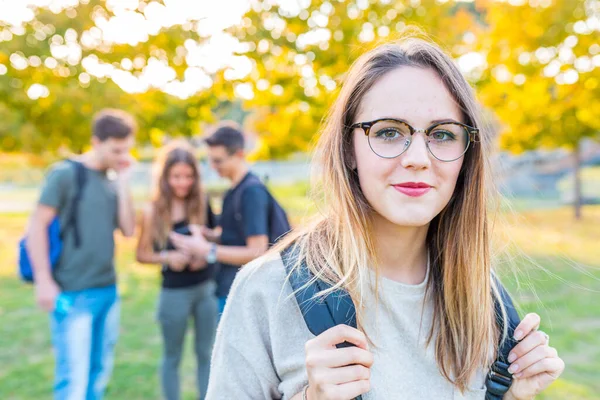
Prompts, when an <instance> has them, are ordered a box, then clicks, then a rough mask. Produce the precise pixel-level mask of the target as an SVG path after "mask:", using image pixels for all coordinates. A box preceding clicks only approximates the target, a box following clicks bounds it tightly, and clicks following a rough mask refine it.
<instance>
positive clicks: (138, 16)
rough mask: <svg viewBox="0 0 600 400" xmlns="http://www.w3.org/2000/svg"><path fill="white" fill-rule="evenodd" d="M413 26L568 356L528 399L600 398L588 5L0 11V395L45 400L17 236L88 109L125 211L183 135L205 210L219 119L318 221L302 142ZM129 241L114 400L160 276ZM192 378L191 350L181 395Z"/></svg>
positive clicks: (596, 123) (593, 67)
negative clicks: (450, 78)
mask: <svg viewBox="0 0 600 400" xmlns="http://www.w3.org/2000/svg"><path fill="white" fill-rule="evenodd" d="M407 25H417V26H419V27H421V28H422V29H423V30H425V31H426V32H427V33H428V34H429V35H430V36H431V37H432V38H433V39H434V40H435V41H437V42H438V43H440V44H441V45H442V46H443V47H444V48H445V49H446V50H447V51H448V52H450V53H451V54H452V56H453V57H454V58H455V59H456V62H457V63H458V65H459V67H460V68H461V70H462V71H463V72H464V74H465V75H466V76H467V77H468V79H469V81H470V82H471V83H472V85H473V86H474V87H475V89H476V91H477V94H478V97H479V99H480V101H481V102H482V104H483V106H484V108H485V113H486V118H487V120H488V121H489V123H490V124H491V125H492V126H493V127H494V134H495V138H494V142H495V144H496V145H497V152H496V154H495V155H494V164H495V166H496V169H497V172H498V174H497V177H498V178H497V183H498V186H499V188H500V191H501V193H502V202H501V204H502V206H501V214H500V221H501V222H503V223H501V224H500V223H499V224H496V225H495V228H497V229H496V231H495V234H496V239H497V240H496V247H497V249H498V250H502V252H503V253H502V254H503V255H502V256H501V257H499V259H498V263H499V268H500V271H501V273H502V275H503V280H504V281H505V283H506V285H507V286H508V287H509V288H510V289H511V291H512V293H513V294H514V296H515V298H516V299H517V301H518V302H519V304H520V305H521V307H522V310H523V312H532V311H535V312H538V313H539V314H541V315H542V321H543V328H544V330H545V331H547V332H548V333H549V334H550V335H551V338H552V343H553V345H554V346H555V347H556V348H557V349H558V350H559V353H560V354H561V356H562V357H563V358H564V359H565V361H566V364H567V369H566V372H565V373H564V375H563V378H561V379H560V380H559V381H558V382H557V383H556V384H554V385H553V386H552V387H551V388H550V389H549V390H548V391H547V392H546V393H545V394H544V395H543V396H540V398H543V399H600V394H599V393H600V380H599V379H598V378H599V377H600V372H599V371H600V34H599V33H600V1H598V0H477V1H464V0H463V1H458V0H329V1H321V0H312V1H311V0H264V1H258V0H219V1H211V0H162V1H161V0H150V1H138V0H105V1H104V0H79V1H78V0H0V398H1V399H47V398H48V399H49V398H50V397H51V382H52V376H53V370H52V368H53V360H52V353H51V350H50V341H49V331H48V320H47V317H46V316H45V315H43V313H42V312H41V311H39V310H37V309H36V307H35V304H34V300H33V290H32V288H31V286H28V285H26V284H24V283H22V282H20V281H19V280H18V278H17V277H16V248H17V247H16V243H17V240H18V239H19V237H20V235H21V234H22V233H23V231H24V229H25V226H26V223H27V218H28V215H29V212H30V210H31V209H32V207H33V206H34V204H35V201H36V197H37V195H38V191H39V186H40V183H41V182H42V180H43V177H44V173H45V171H46V169H47V167H48V166H49V165H50V164H51V163H52V162H54V161H57V160H59V159H62V158H64V157H67V156H69V155H71V154H77V153H81V152H84V151H86V150H87V149H88V146H89V140H90V122H91V117H92V115H93V114H94V113H95V112H97V111H99V110H100V109H102V108H104V107H116V108H121V109H124V110H126V111H128V112H130V113H132V114H133V115H134V116H135V117H136V118H137V121H138V123H139V125H140V131H139V134H138V136H137V140H138V144H137V146H136V148H135V150H134V152H135V154H134V155H135V157H136V158H137V159H138V161H139V162H138V164H137V165H136V167H135V174H134V182H133V184H134V188H133V189H134V194H135V199H136V204H137V205H139V206H141V205H142V204H143V203H144V202H145V201H146V200H147V199H148V192H149V186H150V175H151V174H150V172H151V162H152V160H153V157H154V155H155V152H156V149H157V148H159V147H160V146H161V145H163V144H164V143H166V142H168V141H169V140H170V139H171V138H173V137H186V138H188V139H189V140H190V142H191V143H192V144H195V145H197V146H196V147H197V155H198V160H199V162H201V163H202V164H203V166H204V168H203V173H204V176H205V183H206V185H207V187H208V189H209V190H210V193H211V195H212V199H213V201H214V204H215V206H216V207H215V208H216V209H217V210H218V204H219V199H220V196H221V194H222V193H223V190H224V189H225V188H226V185H225V183H224V182H222V181H220V180H219V179H218V178H217V176H216V173H215V172H214V171H211V170H210V168H209V167H208V166H207V165H206V162H205V150H204V149H203V148H202V146H201V145H200V144H201V141H202V137H203V135H204V134H205V132H206V131H207V130H208V129H209V128H210V127H211V126H212V125H213V124H215V123H217V122H219V121H221V120H223V119H230V120H235V121H237V122H239V123H240V124H242V125H243V127H244V129H245V132H246V133H247V139H248V140H247V141H248V147H249V151H250V155H249V158H250V160H249V161H250V162H251V163H252V169H253V170H254V171H255V172H257V173H258V174H259V175H260V176H261V177H263V178H264V179H265V180H266V181H267V182H268V185H269V186H270V188H271V189H272V190H273V192H274V194H275V196H276V197H277V198H278V199H279V200H280V202H281V203H282V204H283V205H284V207H285V208H286V210H287V211H288V213H289V214H290V216H291V217H292V220H293V223H295V224H299V223H301V222H302V219H303V218H304V217H305V216H307V215H310V214H312V213H314V212H315V210H316V205H315V204H313V202H312V201H311V199H310V197H309V196H308V193H309V182H308V179H307V177H308V163H309V160H310V149H311V146H312V144H313V143H314V140H315V138H316V137H317V136H318V130H319V124H320V122H321V120H322V118H323V116H324V115H325V114H326V111H327V109H328V107H329V105H330V104H331V102H332V100H333V99H334V98H335V96H336V94H337V92H338V90H339V88H340V83H341V81H342V79H343V77H344V73H345V72H346V71H347V69H348V68H349V66H350V64H351V63H352V61H353V60H354V59H356V58H357V57H358V56H359V55H360V54H362V53H363V52H364V51H366V50H368V49H370V48H371V47H373V46H375V45H376V44H377V43H380V42H381V41H385V40H391V39H393V38H394V37H395V36H396V35H397V32H398V31H400V30H402V29H404V28H405V27H406V26H407ZM134 246H135V240H131V239H123V238H119V244H118V255H117V264H118V269H119V274H120V275H119V276H120V291H121V294H122V296H123V319H122V334H121V340H120V342H119V344H118V347H117V357H116V366H115V372H114V377H113V379H112V381H111V385H110V386H109V390H108V392H107V398H108V399H157V398H158V397H159V384H158V373H157V362H158V359H159V353H160V338H159V334H158V327H157V326H156V324H155V322H154V313H155V304H156V296H157V292H158V287H159V283H158V273H159V271H158V268H152V267H148V266H145V267H143V266H141V265H138V264H137V263H136V262H135V261H134V255H133V249H134ZM189 345H191V343H189ZM188 348H189V349H190V350H191V347H188ZM194 375H195V374H194V365H193V360H192V353H191V351H190V352H188V354H186V358H185V361H184V366H183V369H182V379H183V385H184V392H185V396H188V397H185V398H186V399H188V398H189V399H191V398H192V395H193V393H194Z"/></svg>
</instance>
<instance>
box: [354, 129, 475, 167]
mask: <svg viewBox="0 0 600 400" xmlns="http://www.w3.org/2000/svg"><path fill="white" fill-rule="evenodd" d="M382 121H392V122H398V123H401V124H403V125H406V127H407V128H408V130H409V132H410V136H411V140H410V143H409V145H408V146H407V147H406V148H405V149H404V150H403V151H402V152H401V153H400V154H397V155H395V156H392V157H384V156H382V155H380V154H378V153H377V152H376V151H375V150H373V146H371V141H370V140H369V141H368V142H369V147H370V148H371V151H372V152H373V153H375V154H376V155H377V156H378V157H381V158H387V159H391V158H397V157H400V156H401V155H402V154H404V153H406V150H408V148H409V147H410V145H411V144H412V136H414V134H415V133H424V134H425V136H427V137H429V135H430V134H431V132H432V131H433V130H434V129H435V128H437V127H438V126H440V125H447V124H454V125H459V126H462V127H463V128H465V130H466V132H467V133H468V136H467V139H468V143H467V145H466V147H465V150H464V151H463V153H462V154H461V155H460V156H458V157H456V158H455V159H452V160H442V159H440V158H438V157H437V156H436V155H435V154H433V151H431V148H429V142H428V141H426V142H425V143H426V145H427V150H428V151H429V153H430V154H431V155H432V156H433V157H435V159H437V160H439V161H442V162H452V161H456V160H458V159H459V158H461V157H462V156H464V155H465V154H466V152H467V150H469V147H471V142H473V143H479V142H480V138H479V128H474V127H472V126H469V125H467V124H463V123H461V122H457V121H454V120H444V121H438V122H436V123H434V124H432V125H430V126H429V127H428V128H426V129H416V128H414V127H413V126H412V125H411V124H409V123H408V122H406V121H405V120H403V119H397V118H378V119H375V120H373V121H367V122H357V123H355V124H352V125H350V129H356V128H360V129H362V130H363V131H364V133H365V136H367V138H368V136H369V132H370V131H371V128H372V127H373V125H375V124H376V123H378V122H382Z"/></svg>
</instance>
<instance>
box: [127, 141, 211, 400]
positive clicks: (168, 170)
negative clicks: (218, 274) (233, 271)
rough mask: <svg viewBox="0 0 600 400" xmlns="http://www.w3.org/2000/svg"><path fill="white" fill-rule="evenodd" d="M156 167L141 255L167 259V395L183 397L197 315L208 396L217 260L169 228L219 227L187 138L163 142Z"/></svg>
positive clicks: (163, 306)
mask: <svg viewBox="0 0 600 400" xmlns="http://www.w3.org/2000/svg"><path fill="white" fill-rule="evenodd" d="M154 172H155V185H154V193H153V196H152V201H151V203H150V204H149V205H148V207H146V209H145V210H144V215H143V220H142V228H141V233H140V238H139V242H138V247H137V260H138V261H139V262H141V263H151V264H161V265H162V289H161V292H160V299H159V304H158V321H159V323H160V327H161V333H162V338H163V358H162V362H161V383H162V390H163V395H164V398H165V399H167V400H178V399H180V385H179V364H180V361H181V353H182V348H183V344H184V338H185V333H186V331H187V326H188V322H189V320H190V319H192V320H193V326H194V334H195V341H194V344H195V352H196V362H197V381H198V390H199V392H200V395H201V397H200V398H204V396H205V395H206V391H207V385H208V377H209V371H210V354H211V351H212V346H213V342H214V336H215V331H216V326H217V301H216V297H215V288H216V286H215V285H216V284H215V281H214V272H215V271H214V269H215V266H214V265H213V264H207V262H206V260H205V259H203V258H200V257H194V256H192V255H190V254H187V253H185V252H182V251H180V250H177V249H175V247H174V246H173V244H172V243H171V241H170V239H169V233H171V232H178V233H181V234H184V235H199V234H200V233H199V231H200V229H199V228H198V227H199V226H206V227H209V228H214V225H215V222H214V215H213V214H212V211H211V209H210V206H209V203H208V198H207V196H206V194H205V193H204V190H203V188H202V181H201V174H200V169H199V166H198V162H197V160H196V158H195V157H194V153H193V151H192V149H191V148H190V147H189V146H188V145H187V144H185V143H183V142H174V143H172V144H170V145H168V146H166V147H165V148H163V149H162V151H161V153H160V155H159V157H158V159H157V161H156V164H155V171H154Z"/></svg>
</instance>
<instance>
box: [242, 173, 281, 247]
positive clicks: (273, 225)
mask: <svg viewBox="0 0 600 400" xmlns="http://www.w3.org/2000/svg"><path fill="white" fill-rule="evenodd" d="M250 186H260V187H262V188H263V189H264V190H265V191H266V192H267V194H268V196H269V214H268V217H269V221H268V228H269V246H272V245H273V244H274V243H275V242H277V241H278V240H279V239H281V238H282V237H283V236H285V235H286V234H287V233H288V232H289V231H290V230H291V229H292V228H291V226H290V223H289V220H288V217H287V214H286V213H285V210H284V209H283V207H281V205H280V204H279V203H278V202H277V200H276V199H275V198H274V197H273V195H272V194H271V193H270V192H269V190H268V189H267V187H266V186H265V185H264V184H263V183H262V182H261V180H260V179H259V178H258V177H257V176H256V175H250V176H249V177H248V178H246V179H245V180H244V181H243V182H242V183H241V184H240V187H238V188H237V189H236V192H235V195H234V196H235V197H234V198H233V209H234V210H235V220H236V221H237V226H238V230H239V232H240V235H241V236H242V237H243V236H244V232H243V230H244V229H243V216H242V195H243V194H244V190H246V189H247V188H249V187H250Z"/></svg>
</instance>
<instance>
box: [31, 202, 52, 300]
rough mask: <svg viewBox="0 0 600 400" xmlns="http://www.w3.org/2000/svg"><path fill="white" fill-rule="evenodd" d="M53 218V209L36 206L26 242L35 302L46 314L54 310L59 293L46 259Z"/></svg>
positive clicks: (45, 206)
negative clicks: (31, 269)
mask: <svg viewBox="0 0 600 400" xmlns="http://www.w3.org/2000/svg"><path fill="white" fill-rule="evenodd" d="M54 217H56V209H55V208H53V207H50V206H47V205H44V204H38V206H37V207H36V209H35V211H34V212H33V215H32V218H31V223H30V226H29V232H28V234H27V242H26V246H27V252H28V253H29V258H30V260H31V264H32V267H33V273H34V276H35V282H34V283H35V296H36V302H37V304H38V306H39V307H40V308H41V309H43V310H45V311H48V312H51V311H53V310H54V306H55V303H56V296H58V294H59V293H60V288H59V287H58V284H57V283H56V282H55V281H54V278H53V277H52V271H51V268H50V259H49V257H48V226H49V225H50V223H51V222H52V220H53V219H54Z"/></svg>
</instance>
